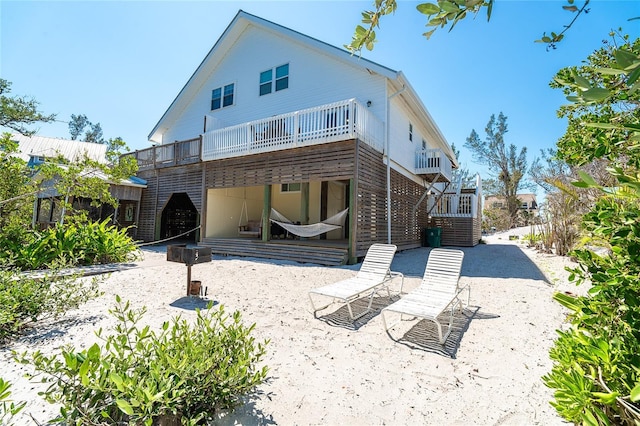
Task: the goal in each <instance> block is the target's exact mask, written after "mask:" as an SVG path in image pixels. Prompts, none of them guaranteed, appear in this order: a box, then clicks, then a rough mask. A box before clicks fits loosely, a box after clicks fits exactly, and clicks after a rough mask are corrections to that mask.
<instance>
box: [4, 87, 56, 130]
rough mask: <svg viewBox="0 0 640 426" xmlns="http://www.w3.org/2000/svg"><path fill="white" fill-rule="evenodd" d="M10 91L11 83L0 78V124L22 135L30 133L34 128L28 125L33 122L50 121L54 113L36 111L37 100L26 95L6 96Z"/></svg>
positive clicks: (52, 119)
mask: <svg viewBox="0 0 640 426" xmlns="http://www.w3.org/2000/svg"><path fill="white" fill-rule="evenodd" d="M10 92H11V83H10V82H8V81H7V80H4V79H2V78H0V126H1V127H6V128H8V129H11V130H15V131H16V132H18V133H21V134H23V135H27V136H29V135H32V134H34V133H35V131H34V130H29V128H28V126H31V125H33V124H35V123H50V122H52V121H54V120H55V118H56V116H55V114H51V115H45V114H43V113H41V112H40V111H38V102H36V101H35V100H34V99H31V98H28V97H26V96H22V97H20V96H7V95H8V94H9V93H10Z"/></svg>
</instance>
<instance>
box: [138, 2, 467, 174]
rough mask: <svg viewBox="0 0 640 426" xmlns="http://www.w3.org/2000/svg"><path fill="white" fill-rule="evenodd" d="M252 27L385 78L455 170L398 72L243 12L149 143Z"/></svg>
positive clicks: (447, 149) (441, 139)
mask: <svg viewBox="0 0 640 426" xmlns="http://www.w3.org/2000/svg"><path fill="white" fill-rule="evenodd" d="M249 26H254V27H257V28H260V29H263V30H266V31H270V32H275V33H278V34H279V35H280V36H284V37H288V38H290V39H292V40H293V41H295V42H298V43H301V44H303V45H306V46H308V47H309V48H311V49H314V50H317V51H319V52H321V53H323V54H326V55H328V56H331V57H334V58H336V59H338V60H341V61H344V62H347V63H349V64H351V65H352V66H355V67H358V68H362V69H365V70H367V71H369V72H373V73H376V74H379V75H381V76H383V77H386V78H387V79H388V80H389V81H390V82H391V84H392V86H393V87H395V88H396V89H397V90H398V91H401V90H402V94H401V95H400V96H401V97H402V98H404V99H405V100H406V102H407V103H408V104H409V105H410V106H411V107H413V109H414V111H415V112H416V113H417V114H418V115H419V116H420V117H419V118H421V119H423V120H424V121H425V123H426V124H427V125H430V126H431V128H430V129H429V130H430V131H431V132H432V133H433V134H434V135H435V136H436V138H437V139H438V140H435V141H434V142H435V143H436V144H437V145H441V146H440V147H441V149H443V151H444V152H445V153H446V154H447V156H448V157H449V158H450V159H451V161H452V162H453V164H454V165H455V167H458V163H457V161H456V158H455V154H454V153H453V151H452V149H451V147H450V145H449V144H448V143H447V141H446V139H445V137H444V136H443V135H442V133H441V132H440V129H438V127H437V126H436V125H435V121H434V120H433V118H432V117H431V115H430V114H429V112H428V111H427V108H426V107H425V106H424V104H423V103H422V101H421V100H420V97H419V96H418V95H417V93H416V92H415V90H414V89H413V87H412V86H411V85H410V84H409V82H408V80H407V79H406V77H405V76H404V74H403V73H402V72H401V71H396V70H393V69H391V68H388V67H385V66H383V65H380V64H378V63H376V62H373V61H370V60H368V59H365V58H363V57H361V56H357V55H353V54H351V52H349V51H347V50H344V49H341V48H338V47H336V46H333V45H330V44H328V43H325V42H323V41H320V40H318V39H316V38H313V37H310V36H308V35H305V34H302V33H300V32H298V31H295V30H292V29H290V28H287V27H284V26H282V25H279V24H276V23H274V22H271V21H269V20H266V19H263V18H260V17H258V16H255V15H252V14H250V13H247V12H245V11H243V10H239V11H238V13H237V14H236V16H235V17H234V18H233V20H232V21H231V23H230V24H229V25H228V26H227V28H226V29H225V30H224V32H223V33H222V35H221V36H220V38H219V39H218V41H216V43H215V44H214V45H213V47H212V48H211V50H210V51H209V53H207V55H206V56H205V58H204V59H203V61H202V62H201V63H200V65H199V66H198V68H196V70H195V71H194V73H193V74H192V75H191V77H190V78H189V80H188V81H187V83H186V84H185V85H184V87H183V88H182V89H181V90H180V92H179V93H178V95H177V96H176V98H175V99H174V100H173V102H172V103H171V105H169V108H167V110H166V111H165V112H164V114H163V115H162V117H161V118H160V120H159V121H158V123H156V125H155V126H154V127H153V129H152V130H151V132H150V133H149V136H148V138H149V140H150V141H156V142H158V141H159V135H160V134H161V133H163V130H167V129H168V128H169V127H171V125H172V123H173V122H174V121H175V120H177V119H178V117H179V116H180V114H181V113H182V111H184V109H185V108H186V107H187V106H188V104H189V102H190V101H191V99H193V97H194V96H196V94H197V93H198V91H199V90H200V88H201V87H202V85H203V84H204V82H205V81H206V79H207V78H208V75H209V72H207V71H210V70H213V69H215V68H216V67H217V66H218V64H219V63H221V62H222V61H223V60H224V58H225V56H226V53H227V52H228V51H229V50H230V49H231V48H232V47H233V45H234V44H235V43H236V41H237V40H238V39H239V38H240V36H241V35H242V33H243V32H244V31H245V30H246V29H247V28H248V27H249Z"/></svg>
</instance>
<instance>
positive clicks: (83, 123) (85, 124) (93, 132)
mask: <svg viewBox="0 0 640 426" xmlns="http://www.w3.org/2000/svg"><path fill="white" fill-rule="evenodd" d="M85 129H87V130H86V131H85ZM83 132H84V137H83V138H81V140H82V141H84V142H93V143H107V141H105V139H104V137H103V135H102V126H101V125H100V123H95V124H94V123H92V122H91V121H89V119H88V118H87V116H86V115H84V114H79V115H75V114H71V121H69V134H70V135H71V140H76V139H79V138H80V135H82V133H83Z"/></svg>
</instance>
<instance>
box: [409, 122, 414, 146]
mask: <svg viewBox="0 0 640 426" xmlns="http://www.w3.org/2000/svg"><path fill="white" fill-rule="evenodd" d="M409 140H410V141H411V142H413V124H411V123H409Z"/></svg>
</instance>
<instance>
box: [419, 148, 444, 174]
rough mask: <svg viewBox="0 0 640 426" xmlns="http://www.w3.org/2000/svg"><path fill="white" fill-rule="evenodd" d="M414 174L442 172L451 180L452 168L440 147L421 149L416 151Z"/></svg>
mask: <svg viewBox="0 0 640 426" xmlns="http://www.w3.org/2000/svg"><path fill="white" fill-rule="evenodd" d="M415 168H416V174H417V175H429V174H437V173H440V174H442V175H443V176H444V177H445V178H447V180H449V181H451V177H452V175H453V168H452V166H451V160H449V158H448V157H447V155H446V154H445V153H444V151H443V150H441V149H422V150H419V151H417V152H416V164H415Z"/></svg>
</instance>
